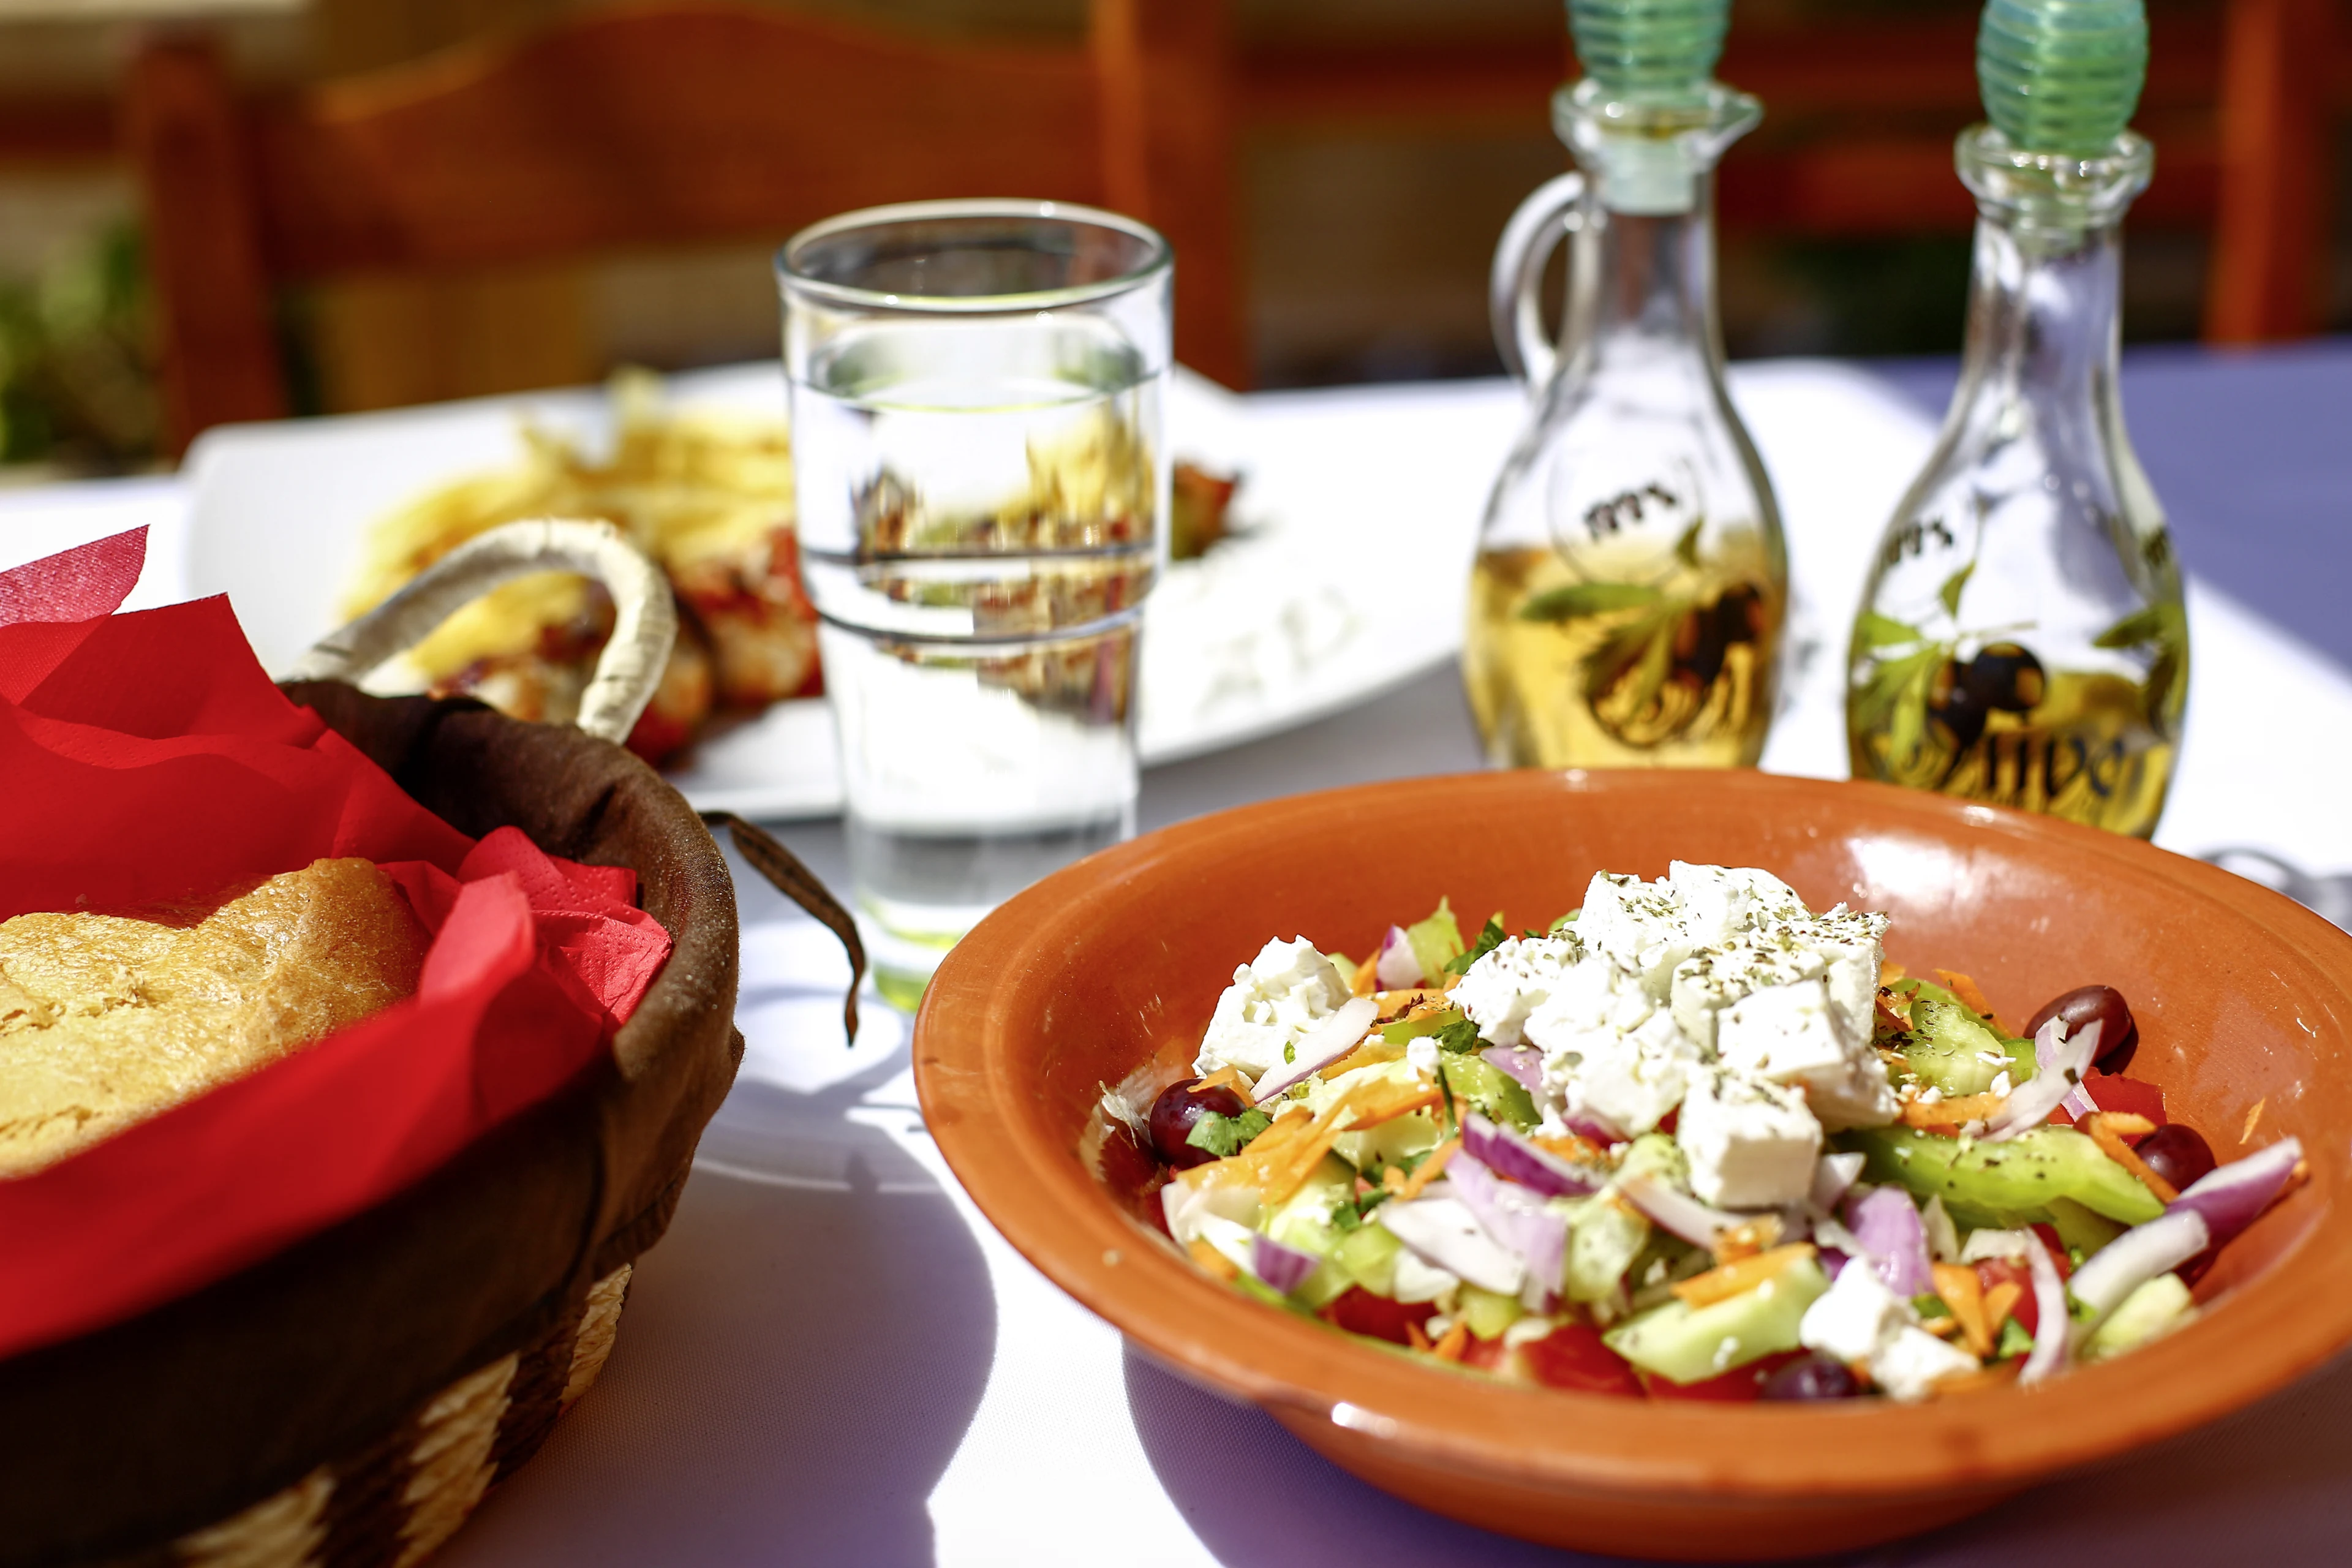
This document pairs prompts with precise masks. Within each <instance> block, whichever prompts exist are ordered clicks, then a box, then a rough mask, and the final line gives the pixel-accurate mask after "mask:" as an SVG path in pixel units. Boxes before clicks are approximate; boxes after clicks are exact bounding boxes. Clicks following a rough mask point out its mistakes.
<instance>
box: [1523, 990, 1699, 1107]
mask: <svg viewBox="0 0 2352 1568" xmlns="http://www.w3.org/2000/svg"><path fill="white" fill-rule="evenodd" d="M1524 1033H1525V1037H1526V1039H1527V1041H1528V1044H1529V1045H1532V1046H1535V1047H1538V1049H1540V1050H1541V1051H1542V1052H1543V1053H1544V1088H1545V1090H1546V1094H1545V1099H1546V1100H1548V1101H1549V1100H1557V1101H1558V1103H1559V1106H1560V1109H1561V1110H1562V1111H1563V1112H1564V1113H1565V1114H1566V1115H1569V1116H1580V1117H1588V1118H1591V1119H1596V1120H1598V1121H1602V1122H1605V1123H1606V1124H1608V1125H1609V1126H1611V1127H1613V1128H1615V1129H1617V1130H1618V1131H1620V1132H1622V1133H1624V1134H1626V1135H1628V1136H1632V1135H1634V1134H1638V1133H1642V1132H1646V1131H1649V1130H1650V1129H1652V1128H1654V1127H1655V1126H1656V1125H1657V1124H1658V1122H1659V1121H1660V1120H1661V1119H1663V1118H1664V1116H1665V1114H1666V1112H1668V1111H1670V1110H1673V1109H1674V1108H1675V1106H1676V1105H1678V1104H1680V1103H1681V1101H1682V1098H1683V1093H1684V1090H1685V1088H1686V1087H1687V1084H1688V1080H1689V1073H1690V1069H1691V1068H1695V1067H1696V1066H1697V1065H1698V1062H1699V1053H1698V1051H1697V1049H1696V1047H1693V1046H1692V1045H1691V1043H1690V1042H1689V1041H1688V1040H1687V1039H1685V1037H1683V1032H1682V1031H1681V1030H1680V1029H1679V1028H1677V1027H1675V1021H1674V1018H1673V1017H1672V1016H1670V1015H1669V1014H1667V1013H1666V1012H1665V1011H1664V1009H1662V1008H1660V1007H1659V1006H1658V1005H1656V1004H1655V1003H1654V1002H1653V1001H1652V1000H1651V999H1650V996H1649V994H1648V993H1647V992H1645V991H1643V989H1642V985H1641V983H1640V982H1639V981H1638V980H1636V979H1635V978H1634V977H1633V975H1631V974H1628V973H1625V972H1624V971H1623V970H1622V969H1619V968H1618V967H1617V966H1616V965H1615V964H1613V963H1611V962H1610V961H1609V960H1608V959H1606V958H1602V957H1600V956H1598V955H1594V956H1591V957H1588V958H1587V959H1586V960H1585V961H1584V962H1583V963H1580V964H1578V965H1576V966H1575V967H1574V968H1573V969H1571V970H1569V971H1568V972H1566V973H1563V974H1561V975H1560V977H1559V982H1558V983H1557V984H1556V985H1555V987H1554V989H1553V991H1552V994H1550V995H1549V997H1547V998H1546V999H1545V1001H1544V1004H1543V1005H1541V1006H1540V1007H1538V1008H1537V1009H1536V1010H1535V1012H1534V1013H1533V1014H1532V1015H1530V1016H1528V1020H1527V1024H1526V1027H1525V1031H1524Z"/></svg>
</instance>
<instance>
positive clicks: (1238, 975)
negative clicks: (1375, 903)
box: [1192, 936, 1349, 1078]
mask: <svg viewBox="0 0 2352 1568" xmlns="http://www.w3.org/2000/svg"><path fill="white" fill-rule="evenodd" d="M1348 1000H1349V989H1348V981H1347V977H1346V976H1344V975H1342V974H1341V973H1339V968H1338V966H1336V965H1335V964H1333V963H1332V962H1331V961H1330V960H1329V959H1328V958H1326V957H1324V956H1323V955H1322V954H1321V953H1320V952H1317V951H1316V949H1315V944H1314V943H1313V942H1308V941H1307V939H1306V938H1305V937H1303V936H1302V937H1299V938H1297V939H1296V940H1295V941H1291V942H1267V943H1266V944H1265V947H1264V948H1262V949H1261V950H1259V952H1258V955H1257V956H1256V957H1255V959H1252V960H1251V961H1250V962H1249V963H1244V964H1243V965H1242V966H1241V967H1240V968H1238V969H1236V970H1234V983H1233V984H1231V985H1228V986H1227V987H1225V994H1223V995H1222V996H1220V997H1218V998H1217V1010H1216V1012H1215V1013H1214V1014H1213V1015H1212V1016H1211V1017H1210V1019H1209V1029H1208V1033H1207V1035H1206V1036H1205V1037H1203V1038H1202V1041H1201V1054H1200V1055H1199V1056H1198V1057H1197V1058H1194V1059H1193V1063H1192V1068H1193V1070H1194V1071H1195V1072H1200V1073H1212V1072H1214V1071H1216V1070H1217V1069H1218V1068H1225V1067H1234V1068H1241V1069H1242V1070H1243V1071H1244V1072H1245V1073H1248V1074H1249V1075H1250V1076H1251V1077H1252V1078H1257V1077H1261V1076H1263V1075H1264V1074H1265V1073H1266V1072H1267V1071H1268V1070H1270V1069H1271V1068H1277V1067H1280V1066H1282V1065H1283V1064H1284V1062H1285V1060H1286V1052H1288V1051H1289V1050H1290V1049H1292V1048H1293V1047H1296V1046H1297V1044H1298V1042H1299V1040H1300V1038H1301V1037H1304V1036H1305V1035H1306V1034H1307V1031H1308V1030H1309V1029H1312V1028H1313V1027H1314V1026H1316V1025H1317V1024H1318V1023H1320V1022H1322V1021H1323V1020H1324V1019H1325V1018H1327V1017H1329V1016H1331V1015H1332V1014H1333V1013H1334V1012H1336V1011H1338V1010H1339V1007H1340V1006H1341V1005H1344V1004H1345V1003H1346V1002H1347V1001H1348Z"/></svg>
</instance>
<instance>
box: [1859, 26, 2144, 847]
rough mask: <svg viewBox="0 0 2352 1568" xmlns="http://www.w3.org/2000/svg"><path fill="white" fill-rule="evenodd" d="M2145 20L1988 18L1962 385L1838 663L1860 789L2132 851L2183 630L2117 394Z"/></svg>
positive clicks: (2139, 165)
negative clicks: (2009, 816)
mask: <svg viewBox="0 0 2352 1568" xmlns="http://www.w3.org/2000/svg"><path fill="white" fill-rule="evenodd" d="M2146 68H2147V17H2146V15H2145V13H2144V12H2143V10H2142V8H2141V4H2140V0H1992V3H1991V4H1990V5H1987V6H1986V8H1985V12H1984V19H1983V24H1982V26H1981V29H1980V31H1979V35H1978V42H1977V75H1978V80H1979V86H1980V88H1981V89H1982V91H1983V94H1984V102H1985V110H1986V113H1987V115H1988V117H1989V119H1990V124H1985V125H1979V126H1976V127H1974V128H1972V129H1970V130H1969V131H1966V132H1962V133H1961V135H1960V137H1959V142H1958V149H1957V157H1956V162H1957V163H1958V171H1959V176H1960V179H1961V181H1962V183H1963V184H1966V185H1967V186H1968V187H1969V190H1970V191H1971V192H1972V193H1974V195H1975V196H1976V198H1977V211H1978V215H1979V216H1978V220H1977V229H1976V251H1975V259H1974V263H1973V270H1972V274H1971V278H1970V281H1969V315H1968V335H1967V341H1966V347H1965V348H1964V350H1963V352H1962V355H1961V362H1960V383H1959V387H1958V391H1957V392H1956V393H1955V394H1954V395H1953V398H1952V405H1951V410H1950V412H1949V413H1948V415H1947V416H1946V418H1945V422H1944V428H1943V432H1942V434H1941V436H1940V437H1938V438H1937V443H1936V447H1935V448H1934V450H1933V452H1932V453H1931V454H1930V456H1929V458H1928V459H1927V466H1926V468H1924V470H1923V471H1922V472H1921V473H1920V475H1919V478H1918V479H1916V481H1915V482H1914V483H1913V485H1912V487H1911V489H1910V491H1909V493H1907V494H1906V496H1905V497H1904V498H1903V500H1902V502H1901V503H1900V504H1899V505H1898V506H1897V508H1896V509H1895V516H1894V518H1893V519H1892V521H1890V522H1889V523H1888V525H1887V529H1886V532H1885V536H1884V538H1883V539H1882V540H1881V541H1880V542H1879V547H1878V552H1877V554H1876V556H1875V558H1874V561H1873V562H1872V564H1871V572H1870V577H1869V580H1868V584H1867V586H1866V587H1865V588H1864V596H1863V603H1862V608H1861V612H1860V614H1859V615H1858V616H1857V617H1856V619H1855V622H1854V628H1853V643H1852V646H1851V648H1850V651H1849V655H1848V668H1847V687H1846V732H1847V742H1848V750H1849V752H1850V753H1851V756H1852V761H1853V773H1854V776H1855V777H1857V778H1869V779H1880V780H1885V781H1887V782H1890V783H1895V784H1908V785H1913V786H1915V787H1918V788H1922V789H1931V790H1937V791H1940V792H1942V793H1944V794H1947V795H1960V796H1964V797H1967V798H1969V799H1973V800H1981V801H1988V802H1992V803H1995V804H1999V805H2011V806H2018V807H2021V808H2023V809H2025V810H2028V811H2038V812H2046V813H2049V814H2051V815H2053V816H2063V817H2067V818H2071V819H2072V820H2074V821H2077V822H2084V823H2089V824H2092V825H2095V826H2102V827H2107V828H2112V829H2114V830H2116V831H2117V832H2121V833H2130V834H2137V835H2139V836H2141V837H2147V835H2149V834H2151V833H2153V832H2154V831H2155V829H2156V824H2157V818H2158V816H2160V815H2161V814H2162V812H2163V809H2164V798H2165V793H2166V790H2167V788H2168V784H2169V782H2170V779H2171V774H2172V768H2173V764H2174V762H2175V759H2176V757H2177V755H2178V752H2179V742H2180V730H2181V717H2182V709H2183V706H2184V704H2185V702H2186V700H2187V696H2188V674H2189V632H2188V622H2187V619H2186V616H2185V615H2184V613H2183V607H2182V599H2181V592H2180V574H2179V567H2178V566H2177V565H2176V564H2175V563H2174V561H2173V557H2172V547H2171V542H2170V538H2169V536H2168V534H2167V532H2166V530H2165V524H2164V513H2163V511H2162V510H2161V509H2160V508H2159V507H2158V504H2157V500H2156V497H2155V494H2154V492H2153V491H2152V490H2151V489H2149V486H2148V483H2147V477H2146V475H2145V474H2143V473H2142V471H2141V469H2140V466H2139V460H2138V458H2137V457H2135V456H2134V455H2133V452H2132V447H2131V440H2130V437H2128V436H2127V435H2126V433H2125V429H2124V417H2123V405H2122V401H2121V398H2120V395H2119V394H2118V391H2117V387H2116V364H2117V340H2118V331H2117V329H2118V316H2119V310H2118V306H2119V298H2118V290H2119V287H2120V278H2121V269H2122V251H2121V242H2120V233H2121V227H2122V223H2123V217H2124V212H2125V209H2126V208H2127V207H2128V206H2129V205H2131V201H2132V198H2133V197H2134V196H2136V195H2138V194H2139V193H2140V191H2142V190H2143V189H2145V188H2146V187H2147V182H2148V176H2149V174H2150V173H2151V171H2152V169H2153V166H2154V162H2155V154H2154V151H2153V149H2151V148H2150V147H2149V145H2148V143H2147V141H2146V140H2144V139H2143V138H2141V137H2139V136H2137V135H2136V134H2134V133H2133V132H2130V131H2128V130H2126V129H2125V125H2126V121H2128V120H2129V119H2130V118H2131V114H2132V110H2133V109H2134V107H2135V106H2136V104H2137V100H2138V97H2139V89H2140V82H2141V79H2142V76H2143V74H2144V73H2145V71H2146Z"/></svg>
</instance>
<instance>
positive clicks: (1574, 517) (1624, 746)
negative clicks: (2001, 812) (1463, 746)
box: [1463, 0, 1789, 767]
mask: <svg viewBox="0 0 2352 1568" xmlns="http://www.w3.org/2000/svg"><path fill="white" fill-rule="evenodd" d="M1727 12H1728V0H1570V6H1569V21H1570V27H1571V30H1572V31H1573V33H1574V35H1575V38H1576V47H1577V52H1578V55H1579V57H1580V59H1581V61H1582V63H1583V66H1584V68H1585V73H1586V74H1585V76H1584V78H1583V79H1581V80H1580V81H1578V82H1576V83H1575V84H1573V85H1572V86H1570V87H1564V88H1562V89H1560V90H1559V93H1558V94H1556V95H1555V96H1554V98H1553V100H1552V119H1553V123H1554V126H1555V128H1556V129H1557V130H1558V131H1559V136H1560V139H1561V140H1562V141H1563V142H1566V143H1567V144H1568V147H1569V150H1570V153H1573V154H1574V156H1575V159H1576V163H1577V165H1578V167H1577V169H1576V171H1575V172H1572V173H1570V174H1563V175H1561V176H1560V177H1559V178H1558V179H1556V180H1553V181H1551V182H1550V183H1549V184H1546V185H1544V186H1543V187H1542V188H1541V189H1539V190H1538V191H1537V192H1536V193H1535V194H1534V195H1531V196H1529V197H1528V199H1527V201H1526V202H1525V203H1523V204H1522V205H1520V207H1519V209H1518V211H1517V214H1515V215H1514V216H1513V217H1512V219H1511V221H1510V223H1509V225H1508V226H1507V227H1506V228H1505V230H1504V232H1503V238H1502V242H1501V244H1500V246H1499V247H1497V249H1496V257H1495V268H1494V276H1493V286H1492V292H1491V296H1490V300H1491V305H1492V310H1493V313H1494V320H1495V334H1496V344H1497V346H1498V347H1499V348H1500V350H1501V352H1502V355H1503V361H1504V363H1505V364H1506V365H1507V367H1508V368H1509V369H1510V371H1511V372H1512V374H1514V375H1516V376H1517V377H1518V378H1519V379H1520V380H1521V381H1523V382H1524V383H1526V384H1527V385H1528V390H1529V392H1530V394H1531V395H1532V397H1533V405H1534V406H1533V410H1532V415H1531V417H1530V418H1529V420H1528V425H1527V426H1526V428H1525V429H1524V430H1523V431H1522V433H1521V434H1520V437H1519V439H1518V441H1517V445H1516V446H1515V447H1513V448H1512V451H1511V454H1510V457H1509V458H1508V459H1507V462H1506V463H1505V465H1504V468H1503V472H1502V475H1501V477H1500V478H1499V479H1497V480H1496V484H1495V488H1494V491H1493V493H1492V496H1491V498H1490V499H1489V500H1488V502H1487V507H1486V517H1485V521H1484V523H1483V526H1482V531H1481V534H1480V538H1479V543H1478V552H1477V557H1476V561H1475V565H1474V566H1473V568H1472V574H1471V588H1470V606H1469V620H1468V625H1467V626H1466V628H1465V639H1464V650H1463V676H1464V679H1465V684H1466V685H1467V687H1468V689H1469V696H1470V706H1471V710H1472V711H1473V713H1474V714H1475V716H1476V719H1477V721H1478V727H1479V730H1480V732H1481V734H1482V735H1483V737H1484V740H1485V742H1486V752H1487V755H1488V758H1489V760H1491V761H1492V762H1494V763H1496V764H1498V765H1505V766H1510V765H1517V766H1537V767H1568V766H1578V767H1589V766H1620V767H1731V766H1748V765H1752V764H1753V763H1755V762H1756V760H1757V758H1758V757H1759V755H1760V754H1761V752H1763V749H1764V738H1765V733H1766V731H1767V730H1768V729H1769V726H1770V723H1771V720H1772V712H1773V707H1774V702H1775V699H1776V695H1777V689H1778V675H1779V664H1780V647H1781V632H1782V626H1783V622H1784V619H1785V617H1786V614H1787V605H1788V597H1789V594H1788V587H1789V576H1788V560H1787V551H1786V547H1785V545H1784V543H1783V542H1782V539H1781V533H1780V514H1779V510H1778V509H1777V507H1776V506H1775V504H1774V502H1773V499H1772V487H1771V483H1770V481H1769V479H1767V478H1766V476H1765V473H1764V468H1763V465H1762V463H1761V462H1759V460H1758V458H1757V456H1756V450H1755V447H1754V445H1753V444H1752V443H1751V442H1750V441H1749V439H1748V432H1747V431H1746V429H1745V428H1744V427H1743V426H1741V424H1740V422H1739V416H1738V413H1737V412H1735V411H1734V409H1733V408H1732V405H1731V400H1730V398H1729V396H1728V395H1727V393H1726V391H1725V388H1724V380H1723V344H1722V332H1721V330H1720V327H1719V325H1718V323H1717V313H1716V289H1715V217H1714V169H1715V163H1716V161H1717V159H1718V158H1719V157H1721V155H1722V153H1723V152H1724V149H1725V148H1727V146H1729V145H1730V143H1731V142H1733V141H1735V140H1736V139H1738V137H1739V136H1740V135H1741V134H1742V133H1743V132H1746V131H1748V129H1749V128H1750V127H1751V126H1753V125H1754V124H1755V123H1756V121H1757V120H1758V118H1759V114H1760V110H1759V107H1758V105H1757V102H1756V100H1754V99H1753V98H1750V97H1748V96H1747V95H1745V94H1743V93H1739V92H1735V91H1733V90H1732V89H1729V88H1727V87H1725V86H1724V85H1723V84H1721V83H1720V82H1717V81H1715V80H1713V79H1712V78H1711V74H1710V73H1711V72H1712V71H1713V69H1714V66H1715V60H1716V57H1717V54H1718V53H1719V51H1720V50H1721V47H1722V43H1723V35H1724V31H1725V27H1726V25H1727ZM1563 237H1565V238H1567V239H1568V240H1569V241H1570V265H1569V268H1568V275H1569V285H1568V300H1567V309H1566V312H1565V317H1564V321H1563V324H1562V329H1561V333H1560V338H1559V342H1558V343H1557V344H1554V343H1553V342H1551V341H1550V340H1549V338H1548V337H1547V336H1546V333H1545V331H1544V327H1543V319H1542V310H1541V302H1540V300H1539V297H1538V290H1539V289H1540V287H1541V281H1542V278H1543V273H1544V268H1545V264H1546V262H1547V261H1548V260H1549V257H1550V255H1551V252H1552V251H1553V250H1554V249H1555V248H1557V247H1558V246H1559V242H1560V240H1561V239H1562V238H1563Z"/></svg>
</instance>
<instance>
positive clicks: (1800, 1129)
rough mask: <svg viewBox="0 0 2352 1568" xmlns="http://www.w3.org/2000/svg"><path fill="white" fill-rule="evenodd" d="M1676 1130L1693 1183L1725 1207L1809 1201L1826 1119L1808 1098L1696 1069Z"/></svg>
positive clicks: (1695, 1189)
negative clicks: (1808, 1107) (1817, 1117)
mask: <svg viewBox="0 0 2352 1568" xmlns="http://www.w3.org/2000/svg"><path fill="white" fill-rule="evenodd" d="M1675 1139H1676V1141H1677V1142H1680V1143H1681V1144H1682V1146H1683V1152H1684V1153H1685V1155H1687V1156H1688V1157H1689V1160H1690V1179H1691V1190H1692V1191H1693V1192H1695V1193H1696V1194H1698V1195H1699V1196H1700V1197H1701V1198H1703V1199H1705V1200H1706V1202H1708V1203H1711V1204H1715V1205H1719V1206H1721V1207H1724V1208H1770V1207H1775V1206H1777V1205H1781V1204H1794V1203H1801V1202H1802V1201H1803V1200H1804V1196H1805V1194H1806V1193H1807V1192H1808V1191H1810V1190H1811V1187H1812V1184H1813V1163H1814V1162H1815V1161H1816V1160H1817V1159H1819V1158H1820V1156H1821V1152H1822V1124H1821V1123H1820V1122H1819V1121H1815V1120H1814V1119H1813V1113H1812V1112H1811V1111H1810V1110H1806V1109H1805V1102H1804V1100H1803V1099H1802V1098H1801V1097H1800V1096H1799V1095H1797V1094H1796V1093H1795V1092H1794V1091H1792V1090H1790V1089H1783V1088H1781V1087H1780V1085H1778V1084H1775V1083H1769V1082H1766V1081H1764V1080H1762V1079H1749V1078H1743V1077H1741V1076H1739V1075H1738V1074H1736V1073H1728V1072H1723V1071H1719V1070H1718V1071H1702V1072H1700V1073H1698V1074H1696V1075H1695V1079H1694V1081H1693V1082H1692V1084H1691V1087H1690V1093H1689V1094H1688V1096H1687V1097H1686V1098H1685V1100H1683V1109H1682V1120H1681V1121H1679V1122H1678V1123H1677V1124H1676V1127H1675Z"/></svg>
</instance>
